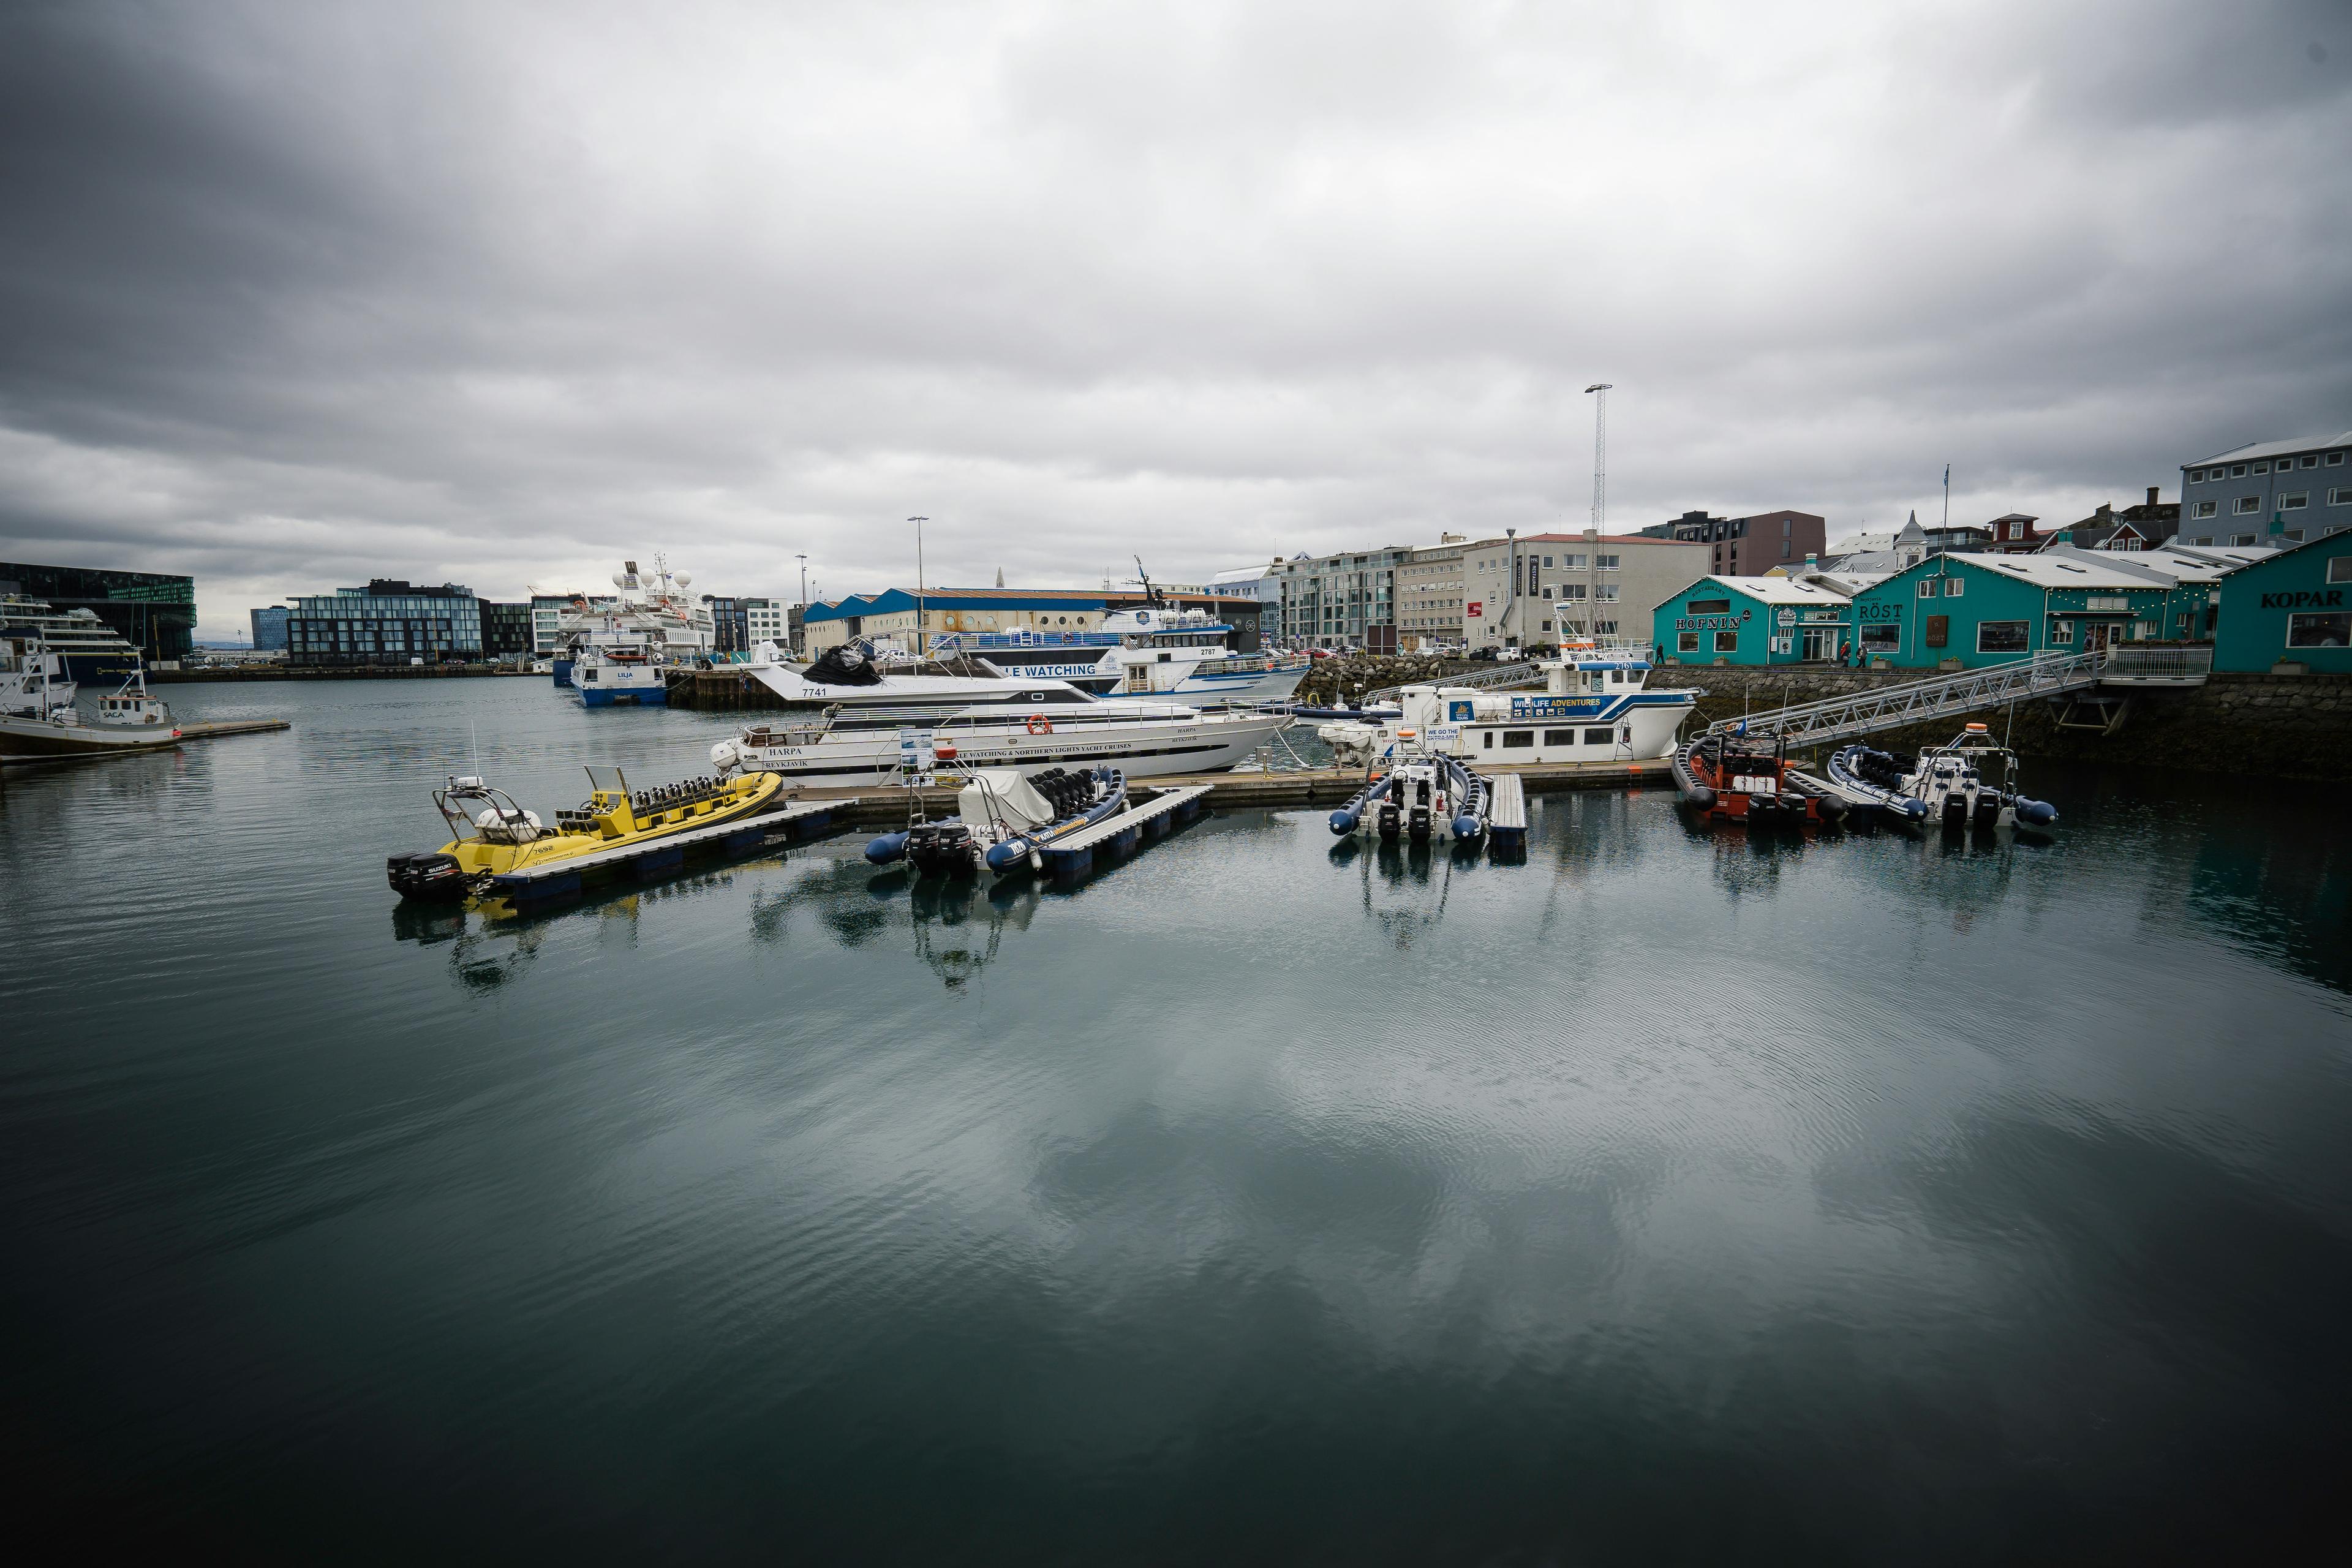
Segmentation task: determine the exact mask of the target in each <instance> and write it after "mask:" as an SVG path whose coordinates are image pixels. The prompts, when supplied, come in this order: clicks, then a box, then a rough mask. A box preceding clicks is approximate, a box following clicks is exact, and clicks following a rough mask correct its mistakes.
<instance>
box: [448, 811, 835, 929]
mask: <svg viewBox="0 0 2352 1568" xmlns="http://www.w3.org/2000/svg"><path fill="white" fill-rule="evenodd" d="M857 804H858V801H857V797H856V796H855V795H853V796H851V797H849V798H848V799H846V800H808V801H797V802H795V803H794V804H793V805H788V806H785V807H784V808H783V809H782V810H781V811H770V812H762V813H761V814H760V815H759V816H743V817H737V818H736V819H735V820H733V821H731V822H722V823H719V824H718V825H717V826H711V827H698V828H696V829H694V830H693V831H692V832H690V833H675V834H671V835H670V836H669V837H666V838H659V839H656V840H654V841H653V842H652V843H649V844H628V845H617V846H615V847H613V848H610V849H596V850H592V851H590V852H589V853H588V854H585V855H574V856H572V857H571V858H569V859H564V860H557V861H554V862H552V863H551V864H549V865H546V866H541V867H538V868H534V869H531V870H527V871H509V872H508V873H506V874H505V875H503V876H499V877H493V878H491V879H490V885H491V887H492V888H494V889H496V890H497V891H498V893H499V896H501V897H504V898H508V899H512V900H515V901H517V902H518V903H532V904H538V903H545V902H547V901H548V900H553V899H563V898H576V897H578V896H579V894H580V890H581V887H582V883H583V877H584V878H585V879H592V880H593V879H595V878H598V877H601V876H608V875H611V874H613V873H614V872H619V871H625V872H627V873H629V874H630V875H632V876H634V877H635V878H636V879H637V880H639V881H641V882H646V881H653V880H656V879H659V878H662V877H667V876H669V875H671V874H673V873H675V872H676V871H677V870H678V869H679V868H682V867H683V866H684V865H685V864H686V857H687V854H688V851H689V850H691V851H695V852H698V853H700V854H714V853H715V854H719V855H722V856H736V855H751V854H756V853H757V852H759V851H760V850H762V849H767V848H770V847H773V846H775V845H778V844H797V843H804V842H806V841H807V840H808V839H811V838H814V837H817V836H818V835H820V834H822V833H824V832H825V831H827V830H828V829H830V828H831V827H832V826H833V825H834V818H835V816H836V815H839V816H843V817H845V818H846V817H847V816H848V814H849V812H850V810H851V809H852V808H855V807H856V805H857Z"/></svg>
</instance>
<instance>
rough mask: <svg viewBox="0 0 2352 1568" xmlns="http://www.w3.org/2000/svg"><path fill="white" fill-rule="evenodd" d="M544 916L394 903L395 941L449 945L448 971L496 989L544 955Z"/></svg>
mask: <svg viewBox="0 0 2352 1568" xmlns="http://www.w3.org/2000/svg"><path fill="white" fill-rule="evenodd" d="M546 933H547V923H546V921H544V920H531V921H514V920H508V921H499V920H497V919H495V917H494V916H492V915H490V914H488V913H486V912H484V911H482V910H467V909H466V908H465V907H464V906H462V905H457V904H410V903H402V904H396V905H394V907H393V911H392V934H393V938H394V941H397V942H415V943H416V944H417V945H419V946H420V947H440V946H444V945H446V946H447V947H448V948H449V972H450V973H451V974H452V975H453V976H455V977H456V979H457V983H458V984H460V985H462V986H464V987H466V988H467V990H471V991H495V990H497V989H499V987H500V986H502V985H504V984H506V983H507V982H508V981H509V980H510V979H512V978H514V977H515V975H516V974H517V973H519V972H520V970H522V969H523V968H525V967H526V966H528V965H529V964H530V962H531V961H532V960H533V959H534V958H536V957H537V956H538V954H539V949H540V944H541V942H543V941H544V940H545V938H546Z"/></svg>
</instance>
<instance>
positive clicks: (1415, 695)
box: [1315, 647, 1699, 767]
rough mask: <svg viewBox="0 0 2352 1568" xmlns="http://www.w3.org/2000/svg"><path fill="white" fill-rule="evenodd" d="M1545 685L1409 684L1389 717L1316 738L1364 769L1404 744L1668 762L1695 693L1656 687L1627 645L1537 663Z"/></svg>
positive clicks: (1352, 723) (1517, 756)
mask: <svg viewBox="0 0 2352 1568" xmlns="http://www.w3.org/2000/svg"><path fill="white" fill-rule="evenodd" d="M1542 668H1543V671H1544V689H1543V690H1542V691H1540V692H1533V691H1476V690H1473V689H1469V688H1467V687H1460V686H1433V685H1432V686H1408V687H1406V688H1405V689H1403V690H1402V692H1400V693H1399V694H1398V698H1397V712H1396V714H1395V716H1394V717H1391V718H1378V719H1375V718H1364V719H1347V720H1339V721H1334V722H1332V723H1328V724H1324V725H1321V726H1319V727H1318V729H1317V730H1316V731H1315V733H1316V734H1317V735H1318V737H1319V738H1320V739H1321V740H1322V741H1323V742H1324V743H1325V744H1326V745H1328V746H1329V747H1330V748H1331V753H1332V755H1333V757H1334V758H1335V759H1336V760H1337V761H1338V762H1339V765H1340V766H1342V767H1361V766H1363V765H1364V764H1365V763H1368V762H1369V761H1370V760H1371V759H1372V758H1373V757H1375V756H1377V755H1379V754H1380V753H1381V752H1385V751H1386V750H1388V749H1389V747H1391V745H1393V744H1395V743H1396V742H1397V741H1399V740H1400V739H1403V740H1407V741H1413V742H1418V743H1419V744H1420V745H1421V746H1422V747H1423V748H1424V749H1426V750H1428V751H1431V752H1435V753H1436V754H1438V755H1441V756H1449V757H1460V758H1467V759H1471V760H1473V761H1474V762H1475V763H1476V764H1477V765H1479V766H1481V767H1484V766H1486V765H1489V764H1491V763H1596V762H1633V761H1649V760H1653V759H1655V758H1659V757H1665V756H1671V755H1672V754H1673V753H1674V750H1675V731H1677V730H1679V729H1680V728H1681V727H1682V721H1683V720H1684V718H1685V716H1687V715H1688V714H1689V712H1690V710H1692V709H1693V708H1695V707H1696V706H1697V705H1698V698H1699V694H1698V692H1697V691H1696V690H1695V689H1687V688H1675V689H1658V690H1653V689H1650V687H1649V685H1648V681H1649V674H1650V661H1649V659H1648V658H1647V657H1645V656H1644V655H1643V654H1642V653H1638V652H1634V651H1633V650H1631V649H1625V650H1617V649H1609V648H1590V647H1586V648H1575V647H1571V648H1570V649H1568V650H1566V651H1565V652H1564V653H1563V654H1562V656H1561V657H1560V658H1556V659H1547V660H1544V661H1543V662H1542Z"/></svg>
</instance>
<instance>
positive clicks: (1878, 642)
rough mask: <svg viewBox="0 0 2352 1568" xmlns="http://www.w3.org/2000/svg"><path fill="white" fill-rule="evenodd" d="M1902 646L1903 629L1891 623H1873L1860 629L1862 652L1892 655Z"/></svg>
mask: <svg viewBox="0 0 2352 1568" xmlns="http://www.w3.org/2000/svg"><path fill="white" fill-rule="evenodd" d="M1902 646H1903V628H1902V627H1901V626H1896V625H1895V624H1894V623H1893V622H1891V621H1873V622H1872V623H1871V624H1870V625H1868V626H1864V627H1863V628H1862V651H1863V652H1864V653H1893V652H1894V651H1895V649H1897V648H1899V647H1902Z"/></svg>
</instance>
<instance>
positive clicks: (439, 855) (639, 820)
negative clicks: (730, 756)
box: [384, 767, 781, 903]
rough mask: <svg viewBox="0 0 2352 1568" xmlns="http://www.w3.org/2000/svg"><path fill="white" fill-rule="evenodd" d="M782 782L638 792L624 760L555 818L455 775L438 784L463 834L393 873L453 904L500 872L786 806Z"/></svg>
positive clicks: (443, 804)
mask: <svg viewBox="0 0 2352 1568" xmlns="http://www.w3.org/2000/svg"><path fill="white" fill-rule="evenodd" d="M780 788H781V781H779V780H777V779H774V778H770V777H766V776H764V775H761V774H751V775H748V776H746V777H743V778H737V779H715V778H696V779H687V780H684V781H682V782H680V783H677V784H660V785H657V786H656V787H655V788H652V789H647V790H632V789H630V788H629V781H628V779H627V777H626V776H625V774H624V773H622V772H621V770H620V769H618V768H601V767H591V768H590V769H588V798H587V800H586V801H585V802H584V803H583V804H582V805H577V806H574V807H572V808H571V809H569V810H563V811H558V812H557V813H556V814H555V826H552V827H550V826H547V825H546V824H545V823H543V822H541V820H540V817H539V814H538V813H537V812H533V811H526V810H524V809H523V808H522V807H521V806H519V805H516V804H515V802H514V798H513V797H512V796H511V795H508V794H507V792H506V791H504V790H502V789H499V788H497V787H495V786H493V785H491V784H488V783H487V782H485V781H484V780H482V779H481V778H479V777H464V778H460V777H455V776H453V777H452V778H450V780H449V782H448V783H446V784H443V785H442V786H441V787H440V788H439V789H436V790H435V791H434V792H433V805H434V807H435V808H436V810H438V811H439V812H440V813H441V816H442V818H443V820H444V821H446V822H447V823H448V825H449V828H450V832H451V834H452V835H453V837H451V839H450V841H449V842H448V843H446V844H444V845H443V846H442V847H440V848H438V849H426V850H421V851H418V852H416V853H415V854H410V855H394V856H391V857H389V858H387V859H386V860H385V862H384V876H385V879H387V880H388V881H390V882H391V884H392V889H393V891H394V892H396V893H398V894H399V895H400V896H401V897H402V898H404V899H415V900H421V901H425V902H436V903H448V902H453V901H455V900H459V899H464V898H467V897H468V896H470V895H473V894H477V893H480V892H483V891H486V890H488V888H489V885H490V882H491V879H493V878H496V877H499V876H504V875H506V874H508V873H510V872H516V871H526V870H529V871H536V870H539V869H541V868H545V867H548V866H553V865H560V864H561V863H562V862H563V861H566V860H573V859H578V858H581V857H583V856H586V855H593V854H594V853H596V852H597V851H599V850H605V849H630V848H636V847H642V846H648V845H656V844H659V843H660V842H661V841H662V840H663V839H666V838H674V837H679V836H680V835H683V834H687V833H690V832H693V831H695V830H696V829H698V828H704V827H716V826H719V825H720V824H722V823H727V822H731V821H734V820H736V819H738V818H740V817H748V816H758V815H760V814H761V812H764V811H768V810H770V809H772V808H773V807H774V806H775V805H778V804H779V803H778V800H777V794H778V791H779V789H780Z"/></svg>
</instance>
